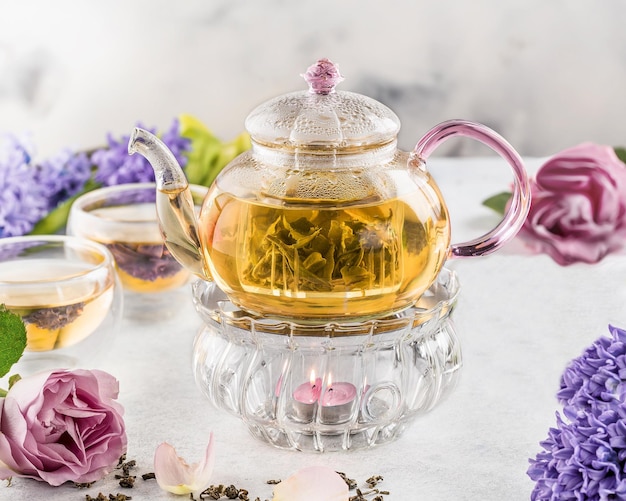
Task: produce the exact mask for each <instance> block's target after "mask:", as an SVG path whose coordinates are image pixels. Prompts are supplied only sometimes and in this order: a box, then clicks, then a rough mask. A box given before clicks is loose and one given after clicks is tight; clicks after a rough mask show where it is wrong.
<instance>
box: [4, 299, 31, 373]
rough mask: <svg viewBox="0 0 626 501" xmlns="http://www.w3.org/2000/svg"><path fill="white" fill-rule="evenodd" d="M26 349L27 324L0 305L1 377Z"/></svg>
mask: <svg viewBox="0 0 626 501" xmlns="http://www.w3.org/2000/svg"><path fill="white" fill-rule="evenodd" d="M25 349H26V326H25V325H24V322H23V321H22V318H21V317H20V316H19V315H16V314H15V313H11V312H10V311H8V310H7V309H6V307H5V306H4V305H0V377H3V376H4V375H5V374H7V373H8V372H9V371H10V370H11V367H12V366H13V364H14V363H15V362H17V361H18V360H19V359H20V357H21V356H22V353H24V350H25Z"/></svg>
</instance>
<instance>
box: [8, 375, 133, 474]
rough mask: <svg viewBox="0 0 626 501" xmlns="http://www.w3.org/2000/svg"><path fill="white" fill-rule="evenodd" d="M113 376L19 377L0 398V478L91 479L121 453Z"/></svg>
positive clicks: (122, 441) (113, 463) (123, 435)
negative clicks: (4, 395) (5, 394)
mask: <svg viewBox="0 0 626 501" xmlns="http://www.w3.org/2000/svg"><path fill="white" fill-rule="evenodd" d="M117 395H118V382H117V380H116V379H115V378H114V377H113V376H111V375H110V374H107V373H106V372H103V371H97V370H92V371H89V370H74V371H66V370H55V371H52V372H50V371H48V372H43V373H39V374H35V375H33V376H30V377H26V378H23V379H20V380H19V381H18V382H17V383H15V384H14V385H13V387H12V388H11V389H10V390H9V393H8V394H7V396H6V397H5V398H4V399H0V479H8V478H10V477H27V478H34V479H35V480H43V481H44V482H47V483H49V484H50V485H61V484H63V483H64V482H68V481H69V482H79V483H83V482H93V481H95V480H99V479H101V478H102V477H104V476H105V475H106V474H107V473H109V472H110V471H111V470H112V469H113V468H114V467H115V466H116V465H117V463H118V461H119V458H120V456H122V454H124V453H125V452H126V444H127V442H126V432H125V427H124V420H123V419H122V414H123V412H124V410H123V408H122V406H121V405H120V404H118V403H117V402H115V399H116V398H117Z"/></svg>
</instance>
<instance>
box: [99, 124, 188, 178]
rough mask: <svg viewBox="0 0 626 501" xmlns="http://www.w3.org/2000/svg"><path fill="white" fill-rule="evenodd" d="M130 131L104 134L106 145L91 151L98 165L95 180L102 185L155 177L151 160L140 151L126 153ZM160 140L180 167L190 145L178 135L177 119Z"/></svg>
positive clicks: (185, 160) (183, 162) (184, 162)
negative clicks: (122, 133) (139, 153)
mask: <svg viewBox="0 0 626 501" xmlns="http://www.w3.org/2000/svg"><path fill="white" fill-rule="evenodd" d="M138 126H139V127H142V128H145V129H146V130H149V131H150V132H152V133H153V134H156V130H155V129H154V128H153V129H148V128H146V127H143V126H142V125H141V124H138ZM129 139H130V135H125V136H122V137H121V139H119V140H118V139H116V138H114V137H113V136H112V135H111V134H109V135H108V136H107V140H108V146H107V147H106V148H103V149H100V150H97V151H95V152H94V153H93V154H92V155H91V161H92V162H93V164H94V165H95V166H96V167H97V170H96V174H95V176H94V178H95V181H96V182H97V183H100V184H102V185H103V186H113V185H117V184H125V183H148V182H153V181H154V171H153V170H152V167H151V166H150V163H149V162H148V161H147V160H146V159H145V158H144V157H143V156H141V155H132V156H131V155H129V154H128V141H129ZM161 140H162V141H163V142H164V143H165V145H166V146H167V147H168V148H169V149H170V150H171V151H172V153H173V154H174V156H175V157H176V160H178V163H179V164H180V166H181V167H184V166H185V165H186V163H187V157H186V156H185V155H184V153H185V152H186V151H188V150H189V149H190V148H191V142H190V141H189V139H186V138H184V137H182V136H181V135H180V130H179V122H178V120H177V119H176V120H174V121H173V122H172V125H171V126H170V128H169V129H168V130H167V131H165V132H164V133H163V134H162V135H161Z"/></svg>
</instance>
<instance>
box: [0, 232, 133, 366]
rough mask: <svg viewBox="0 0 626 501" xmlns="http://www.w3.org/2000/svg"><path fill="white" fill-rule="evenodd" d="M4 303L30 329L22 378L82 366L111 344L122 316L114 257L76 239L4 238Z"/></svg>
mask: <svg viewBox="0 0 626 501" xmlns="http://www.w3.org/2000/svg"><path fill="white" fill-rule="evenodd" d="M0 304H3V305H4V306H5V307H6V309H7V310H9V311H11V312H13V313H17V314H18V315H20V316H21V317H22V320H23V321H24V324H25V326H26V334H27V347H26V351H25V353H24V355H23V356H22V359H21V360H20V362H19V363H18V365H17V370H18V371H19V372H20V374H22V375H25V373H30V372H35V371H37V370H41V369H51V368H73V367H77V366H80V365H83V364H84V363H86V362H88V361H91V360H92V359H93V356H94V355H96V354H99V353H101V348H102V345H103V344H105V341H106V344H110V341H111V336H112V335H113V334H114V333H115V332H116V330H117V329H116V327H117V323H118V321H119V320H120V318H121V316H122V294H121V289H120V285H119V281H118V278H117V275H116V273H115V267H114V262H113V256H112V255H111V253H110V252H109V251H108V250H107V249H106V248H105V247H104V246H102V245H99V244H97V243H94V242H91V241H89V240H86V239H82V238H78V237H73V236H65V235H42V236H24V237H12V238H2V239H0ZM13 372H15V370H14V371H13Z"/></svg>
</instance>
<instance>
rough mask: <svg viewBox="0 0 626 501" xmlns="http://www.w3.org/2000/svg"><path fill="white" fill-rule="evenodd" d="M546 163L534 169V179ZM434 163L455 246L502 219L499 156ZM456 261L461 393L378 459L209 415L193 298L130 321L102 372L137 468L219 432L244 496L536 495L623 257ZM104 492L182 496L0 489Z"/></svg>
mask: <svg viewBox="0 0 626 501" xmlns="http://www.w3.org/2000/svg"><path fill="white" fill-rule="evenodd" d="M539 164H540V160H537V159H530V160H529V161H528V165H529V167H530V169H531V170H534V169H535V168H536V167H537V166H538V165H539ZM431 167H432V168H431V170H432V171H433V172H434V174H435V176H436V177H437V179H438V180H439V184H440V185H441V187H442V190H443V191H444V192H445V193H446V196H447V198H448V200H449V202H450V203H449V205H450V207H451V211H452V224H453V226H454V227H455V228H456V229H457V230H456V235H457V237H459V238H465V236H466V235H467V237H470V236H474V235H476V233H478V232H484V231H487V230H488V229H490V227H491V226H493V225H495V224H496V223H497V217H496V216H495V215H493V214H492V213H491V212H489V210H488V209H485V208H483V207H481V206H480V201H481V200H482V197H483V194H482V192H483V191H484V192H486V193H487V194H490V193H494V192H497V191H501V190H503V189H506V188H507V186H508V180H507V176H508V174H507V169H506V168H504V167H502V165H500V164H499V163H497V162H495V161H494V160H491V159H489V160H483V159H476V160H460V159H447V158H443V159H439V160H438V161H436V162H432V165H431ZM461 227H462V229H461ZM449 265H450V266H451V267H453V268H454V269H456V271H457V272H458V274H459V278H460V281H461V285H462V292H461V295H460V299H459V303H458V307H457V309H456V311H455V313H454V318H455V322H456V326H457V329H458V334H459V338H460V341H461V345H462V348H463V357H464V366H463V368H462V373H461V378H460V382H459V385H458V386H457V388H456V389H455V390H454V392H453V393H452V394H450V396H449V398H448V399H447V400H446V401H445V402H443V403H442V404H441V405H439V406H437V407H436V408H435V409H433V410H432V411H431V413H430V414H428V415H426V416H424V417H422V418H420V419H418V420H416V421H415V422H413V423H412V424H411V425H410V426H409V428H408V429H407V430H406V431H405V433H404V434H403V435H402V436H401V437H400V438H399V439H398V440H397V441H395V442H393V443H390V444H386V445H383V446H380V447H379V448H375V449H371V450H361V451H347V452H338V453H325V454H312V453H298V452H286V451H280V450H276V449H273V448H271V447H269V446H267V445H265V444H263V443H261V442H258V441H256V439H254V438H252V437H251V436H250V435H249V434H248V432H247V431H246V429H245V427H244V425H243V424H242V423H241V422H240V421H239V420H238V419H237V418H235V417H233V416H231V415H229V414H226V413H224V412H222V411H218V410H215V409H213V408H212V407H211V406H210V405H209V404H208V402H207V401H206V400H205V398H204V397H203V396H202V395H201V393H200V390H199V389H198V388H197V387H196V386H195V383H194V381H193V376H192V372H191V365H190V363H191V351H192V340H193V338H194V336H195V333H196V331H197V329H198V327H199V325H200V322H199V320H198V317H197V316H196V315H195V312H194V311H193V307H192V305H191V295H190V294H189V295H187V293H186V291H181V293H182V296H183V302H184V304H183V306H182V308H181V310H180V311H179V312H178V313H177V314H176V315H175V317H173V318H171V319H169V320H165V321H153V322H149V321H143V322H134V321H131V320H129V319H127V320H126V321H125V322H124V324H123V328H122V329H121V330H120V332H119V333H118V335H117V337H116V338H115V340H114V342H113V344H112V346H111V348H110V351H109V352H108V353H106V354H105V358H104V359H103V360H102V362H101V363H100V365H99V366H100V367H102V368H104V369H106V370H108V371H109V372H111V373H112V374H114V375H115V376H116V377H117V378H118V379H119V380H120V385H121V394H120V401H121V403H122V404H123V405H124V407H125V409H126V423H127V428H128V438H129V458H132V459H135V460H136V461H137V464H138V466H137V470H136V472H137V473H138V474H139V475H140V474H141V473H144V472H148V471H152V457H153V453H154V450H155V448H156V446H157V445H158V444H159V443H160V442H162V441H169V442H171V443H172V444H174V445H175V446H176V447H177V448H178V450H179V453H180V454H181V455H183V456H185V457H187V458H188V459H189V460H193V458H194V457H199V456H200V453H201V450H202V448H203V447H204V444H205V443H206V439H207V436H208V433H209V432H210V431H213V432H214V433H215V437H216V447H217V459H216V465H215V471H214V481H215V482H216V483H228V484H230V483H233V484H235V485H237V486H239V487H245V488H247V489H248V490H249V491H250V493H251V494H252V495H253V496H259V497H260V498H261V499H262V500H263V499H271V486H268V485H266V484H265V481H266V480H268V479H274V478H286V477H287V476H289V475H290V474H292V473H294V472H295V471H297V470H298V469H300V468H302V467H304V466H308V465H313V464H325V465H329V466H331V467H333V468H335V469H337V470H339V471H344V472H346V473H347V474H348V475H349V476H351V477H352V478H356V479H358V480H360V481H364V480H365V479H366V478H368V477H369V476H370V475H373V474H380V475H383V476H384V478H385V480H384V482H383V483H382V484H381V487H383V488H387V489H388V490H389V491H390V492H391V494H390V495H389V496H386V497H385V499H386V500H389V501H400V500H408V499H419V500H429V501H448V500H451V499H463V500H471V501H474V500H476V501H478V500H480V501H483V500H504V499H506V500H507V501H522V500H526V499H528V498H529V494H530V492H531V490H532V486H533V484H532V482H531V480H530V479H529V478H528V477H527V475H526V469H527V467H528V458H530V457H534V455H535V454H536V453H537V452H538V451H539V442H540V441H541V440H543V439H544V438H546V436H547V431H548V429H549V427H551V426H554V425H555V418H554V412H555V411H556V410H557V409H558V408H559V405H558V402H557V401H556V397H555V394H556V391H557V390H558V386H559V377H560V375H561V373H562V372H563V369H564V368H565V366H566V364H567V363H568V361H569V360H571V359H572V358H573V357H576V356H578V355H579V354H580V353H581V352H582V350H583V349H584V348H585V347H587V346H588V345H589V344H590V343H592V342H593V341H594V340H595V339H596V338H597V337H599V336H601V335H605V334H606V333H607V332H608V330H607V325H608V324H609V323H613V324H614V325H617V326H620V327H623V328H626V310H625V309H624V304H626V282H625V277H626V256H624V255H613V256H610V257H608V258H606V259H605V260H604V261H602V262H601V263H599V264H597V265H593V266H589V265H574V266H571V267H560V266H558V265H556V264H555V263H554V262H553V261H552V260H551V259H550V258H548V257H547V256H545V255H541V256H530V255H525V254H523V253H521V252H520V251H519V249H518V247H517V245H515V242H514V243H513V245H507V246H506V247H505V248H504V249H503V250H502V251H501V252H499V253H496V254H494V255H491V256H489V257H484V258H476V259H465V260H459V261H455V262H450V263H449ZM99 491H102V492H104V493H105V494H108V493H109V492H125V493H127V494H131V495H132V496H133V500H134V501H142V500H151V501H152V500H157V501H159V500H162V501H168V500H169V501H171V500H173V499H175V497H174V496H171V495H168V494H166V493H164V492H161V491H160V490H159V489H158V487H157V486H156V484H155V483H154V481H148V482H144V481H142V480H141V479H138V480H137V485H136V487H135V488H134V489H133V490H123V489H121V488H120V487H119V486H117V482H116V481H115V480H114V479H113V478H109V479H108V480H106V481H104V482H100V483H97V484H96V485H94V486H93V487H91V488H90V489H88V490H85V491H77V490H75V489H74V488H73V487H70V486H61V487H59V488H50V487H48V486H46V485H44V484H41V483H37V482H35V481H31V480H21V479H14V481H13V484H12V486H11V487H8V488H7V487H4V486H0V499H7V500H9V499H11V500H31V499H47V500H50V501H61V500H63V501H68V500H70V501H71V500H73V499H75V500H76V501H79V500H81V499H85V494H86V493H88V494H90V495H92V496H95V495H97V493H98V492H99ZM181 499H182V498H181ZM252 499H254V497H253V498H252Z"/></svg>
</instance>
